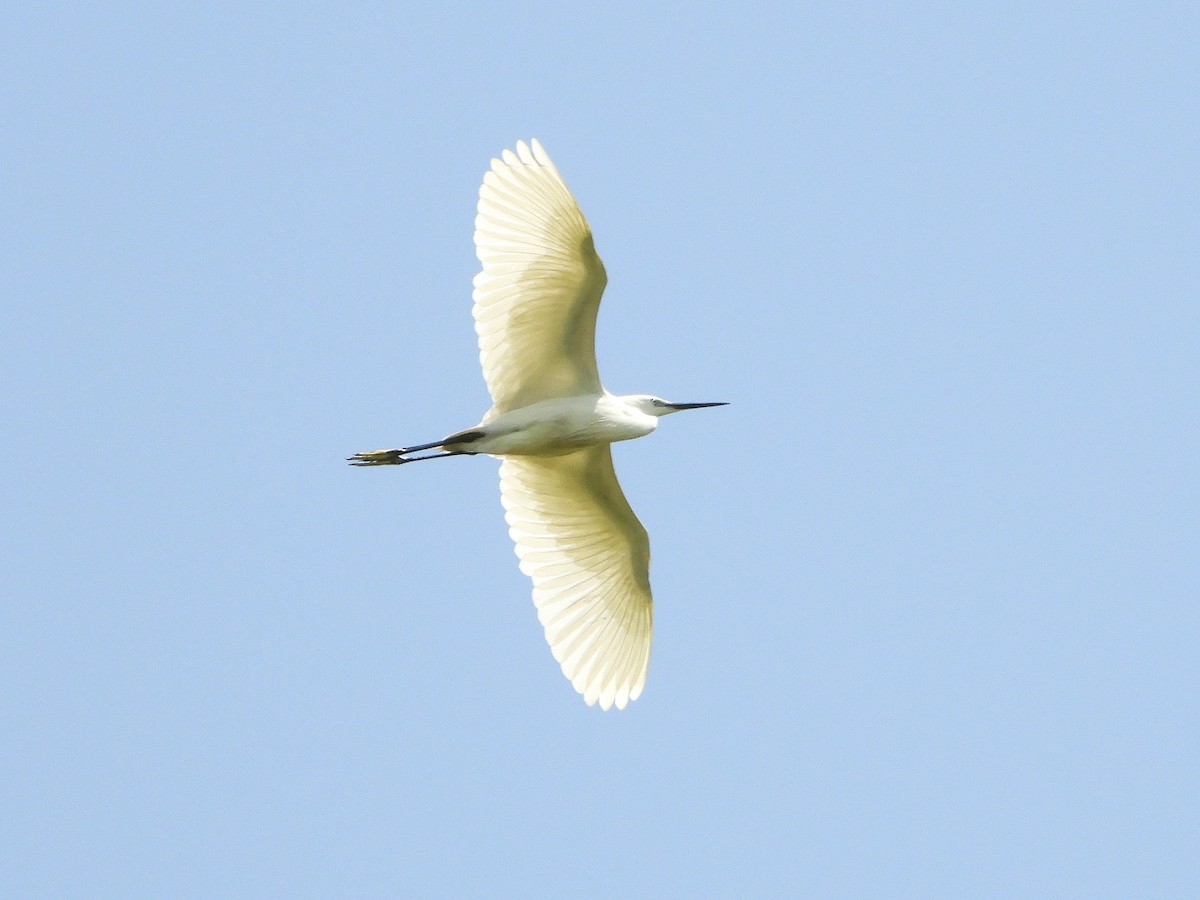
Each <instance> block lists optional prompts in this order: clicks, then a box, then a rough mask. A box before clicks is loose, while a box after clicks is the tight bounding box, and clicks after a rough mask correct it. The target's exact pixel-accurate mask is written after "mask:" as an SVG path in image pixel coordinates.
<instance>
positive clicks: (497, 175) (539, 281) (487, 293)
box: [472, 141, 608, 413]
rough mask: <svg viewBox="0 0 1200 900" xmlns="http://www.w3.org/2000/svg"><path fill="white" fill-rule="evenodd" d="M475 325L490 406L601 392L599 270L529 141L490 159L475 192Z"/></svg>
mask: <svg viewBox="0 0 1200 900" xmlns="http://www.w3.org/2000/svg"><path fill="white" fill-rule="evenodd" d="M475 253H476V255H477V256H478V257H479V261H480V262H481V263H483V269H482V271H480V273H479V274H478V275H476V276H475V281H474V285H475V292H474V294H473V296H474V299H475V307H474V309H473V311H472V312H473V314H474V316H475V331H476V333H477V334H478V335H479V360H480V362H481V363H482V364H483V377H484V380H485V381H486V382H487V386H488V391H489V392H490V393H491V395H492V405H493V407H494V410H495V412H497V413H501V412H508V411H509V410H512V409H517V408H518V407H521V406H527V405H528V404H530V403H536V402H538V401H539V400H548V399H551V398H553V397H570V396H575V395H577V394H591V393H599V392H600V390H601V388H600V376H599V374H598V373H597V371H596V347H595V343H596V341H595V338H596V309H597V307H598V306H599V305H600V295H601V294H602V293H604V285H605V283H606V282H607V280H608V279H607V276H606V275H605V274H604V264H603V263H602V262H600V257H599V256H597V255H596V248H595V246H594V245H593V243H592V232H591V229H590V228H588V223H587V220H586V219H584V217H583V213H582V212H581V211H580V209H579V204H577V203H576V202H575V198H574V197H572V196H571V192H570V191H569V190H567V186H566V185H565V184H564V183H563V180H562V177H561V176H560V175H559V174H558V170H557V169H556V168H554V163H552V162H550V157H548V156H547V155H546V151H545V150H543V149H542V145H541V144H539V143H538V142H537V141H533V144H532V147H527V146H526V145H525V143H524V142H523V141H518V142H517V152H516V153H513V152H512V151H511V150H505V151H504V153H503V154H502V158H501V159H493V160H492V170H491V171H490V172H488V173H486V174H485V175H484V176H483V186H482V187H480V189H479V213H478V215H477V216H476V217H475Z"/></svg>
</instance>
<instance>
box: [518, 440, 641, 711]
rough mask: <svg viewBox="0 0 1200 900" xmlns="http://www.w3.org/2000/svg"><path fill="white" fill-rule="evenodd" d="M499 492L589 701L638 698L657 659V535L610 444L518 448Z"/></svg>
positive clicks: (551, 631)
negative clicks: (562, 451)
mask: <svg viewBox="0 0 1200 900" xmlns="http://www.w3.org/2000/svg"><path fill="white" fill-rule="evenodd" d="M500 500H501V502H502V503H503V504H504V509H505V514H504V518H505V519H506V520H507V521H508V525H509V531H508V533H509V534H510V535H511V536H512V539H513V540H514V541H515V542H516V545H517V547H516V549H517V557H518V558H519V559H520V560H521V571H522V572H524V573H525V574H526V575H528V576H530V578H532V579H533V602H534V605H535V606H537V611H538V619H539V620H540V621H541V623H542V625H543V626H544V627H545V629H546V641H547V642H548V643H549V644H550V650H551V652H552V653H553V654H554V658H555V659H556V660H558V662H559V664H560V665H561V666H562V670H563V674H564V675H566V676H567V678H569V679H570V681H571V684H572V685H573V686H574V688H575V690H577V691H579V693H581V694H583V698H584V700H585V701H586V702H587V704H588V705H589V706H590V705H592V704H593V703H595V702H596V701H597V700H599V701H600V707H601V708H602V709H608V708H609V707H610V706H612V705H613V704H614V703H615V704H616V707H617V709H624V708H625V704H627V703H628V702H629V701H630V700H636V699H637V698H638V696H639V695H640V694H641V693H642V687H643V686H644V685H645V683H646V670H647V669H648V668H649V666H650V632H651V627H652V624H653V608H652V605H651V601H650V540H649V538H648V537H647V536H646V529H645V528H643V527H642V523H641V522H639V521H638V520H637V516H635V515H634V514H633V510H632V509H630V508H629V502H628V501H627V500H626V499H625V495H624V494H623V493H622V492H621V486H620V485H619V484H617V476H616V474H615V473H614V472H613V465H612V453H611V451H610V449H609V445H607V444H603V445H598V446H594V447H588V448H586V449H584V450H577V451H575V452H574V453H570V454H567V455H566V456H551V457H531V456H510V457H506V458H505V459H504V461H503V462H502V463H501V464H500Z"/></svg>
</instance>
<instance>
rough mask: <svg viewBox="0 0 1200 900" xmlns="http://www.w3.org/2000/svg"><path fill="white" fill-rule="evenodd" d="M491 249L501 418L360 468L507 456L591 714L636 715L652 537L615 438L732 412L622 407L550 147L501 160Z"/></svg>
mask: <svg viewBox="0 0 1200 900" xmlns="http://www.w3.org/2000/svg"><path fill="white" fill-rule="evenodd" d="M475 252H476V255H478V257H479V261H480V263H482V264H483V269H482V271H481V272H480V273H479V274H478V275H476V276H475V280H474V286H475V290H474V293H473V297H474V300H475V306H474V309H473V310H472V312H473V314H474V317H475V331H476V333H477V334H478V336H479V358H480V361H481V362H482V364H483V377H484V380H485V381H486V382H487V388H488V392H489V393H490V394H491V396H492V408H491V409H490V410H489V411H488V413H487V415H485V416H484V417H483V421H481V422H480V423H479V424H478V425H475V426H473V427H471V428H467V429H466V430H464V431H458V432H455V433H454V434H452V435H450V436H449V437H446V438H443V439H442V440H440V441H433V442H432V443H428V444H416V445H414V446H411V447H401V448H399V449H397V450H376V451H373V452H370V453H356V454H354V456H352V457H350V463H351V464H352V465H356V466H398V465H403V464H404V463H410V462H417V461H419V460H425V459H443V458H446V457H450V456H470V455H474V454H476V453H485V454H488V455H490V456H498V457H501V458H502V462H501V465H500V500H501V503H502V504H503V505H504V510H505V513H504V517H505V519H506V520H507V522H508V526H509V534H510V535H511V537H512V539H513V541H514V542H515V543H516V552H517V558H518V559H519V560H520V566H521V571H522V572H524V573H525V574H526V575H528V576H529V577H530V578H531V579H533V602H534V604H535V605H536V606H537V612H538V619H539V620H540V621H541V623H542V626H543V627H544V628H545V630H546V641H547V642H548V643H549V644H550V650H551V652H552V653H553V654H554V658H555V659H556V660H557V661H558V663H559V665H561V666H562V671H563V674H564V675H566V676H567V678H568V679H569V680H570V682H571V684H572V685H573V686H574V688H575V690H577V691H578V692H579V693H581V694H583V699H584V700H585V701H586V702H587V704H588V705H589V706H591V705H592V704H595V703H597V702H599V704H600V707H601V709H605V710H607V709H609V708H610V707H612V706H616V707H617V709H624V708H625V705H626V704H627V703H628V702H629V701H630V700H636V699H637V698H638V696H639V695H640V694H641V692H642V688H643V687H644V686H645V683H646V671H647V668H648V667H649V665H650V631H651V624H652V620H653V611H652V606H651V600H650V542H649V539H648V538H647V536H646V529H645V528H643V527H642V523H641V522H639V521H638V519H637V516H635V515H634V514H633V510H632V509H631V508H630V507H629V502H628V501H627V500H626V499H625V495H624V493H622V491H621V486H620V485H619V484H618V483H617V476H616V474H615V473H614V472H613V464H612V452H611V449H610V444H612V443H613V442H614V441H627V440H631V439H633V438H638V437H642V436H643V435H647V434H649V433H650V432H652V431H653V430H654V429H655V427H656V426H657V425H658V420H659V419H660V418H661V417H662V416H666V415H670V414H671V413H675V412H679V411H680V410H684V409H699V408H701V407H705V406H725V405H726V404H724V403H668V402H667V401H666V400H663V399H661V398H659V397H653V396H650V395H648V394H633V395H631V396H625V397H618V396H614V395H613V394H610V393H609V392H608V391H606V390H605V389H604V388H603V387H602V386H601V384H600V375H599V373H598V372H597V371H596V348H595V334H596V310H597V308H598V307H599V305H600V295H601V294H602V293H603V292H604V285H605V283H606V282H607V280H608V279H607V276H606V275H605V273H604V265H603V263H601V262H600V257H599V256H597V255H596V248H595V246H594V244H593V243H592V232H591V229H590V228H589V227H588V223H587V220H586V219H584V217H583V213H582V211H580V209H579V204H577V203H576V202H575V198H574V197H573V196H571V192H570V191H569V190H567V186H566V184H565V183H564V182H563V180H562V176H560V175H559V174H558V170H557V169H556V168H555V167H554V163H552V162H551V161H550V157H549V156H547V155H546V151H545V150H543V149H542V146H541V144H539V143H538V142H537V141H536V140H535V141H532V142H531V144H529V145H526V144H525V143H524V142H523V141H520V142H518V143H517V149H516V152H515V153H514V152H513V151H511V150H505V151H504V152H503V154H501V158H500V159H493V160H492V167H491V171H490V172H487V173H486V174H485V175H484V177H483V186H482V187H480V189H479V208H478V215H477V216H476V217H475ZM424 451H435V452H432V453H424ZM423 453H424V455H421V454H423Z"/></svg>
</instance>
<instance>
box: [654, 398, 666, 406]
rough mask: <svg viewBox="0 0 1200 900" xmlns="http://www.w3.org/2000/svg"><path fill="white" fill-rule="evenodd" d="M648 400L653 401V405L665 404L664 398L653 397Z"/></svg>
mask: <svg viewBox="0 0 1200 900" xmlns="http://www.w3.org/2000/svg"><path fill="white" fill-rule="evenodd" d="M650 402H651V403H653V404H654V405H655V406H666V405H667V401H666V400H659V399H658V398H655V399H653V400H651V401H650Z"/></svg>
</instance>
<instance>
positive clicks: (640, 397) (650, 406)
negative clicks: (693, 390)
mask: <svg viewBox="0 0 1200 900" xmlns="http://www.w3.org/2000/svg"><path fill="white" fill-rule="evenodd" d="M624 399H625V400H626V401H627V402H628V403H630V404H631V405H633V406H635V407H637V408H638V409H639V410H641V411H642V412H644V413H646V415H649V416H657V417H659V418H661V417H662V416H669V415H670V414H671V413H677V412H682V411H683V410H685V409H703V408H705V407H706V406H728V405H729V404H728V403H671V402H670V401H669V400H664V399H663V398H662V397H655V396H654V395H652V394H634V395H633V396H631V397H626V398H624Z"/></svg>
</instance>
